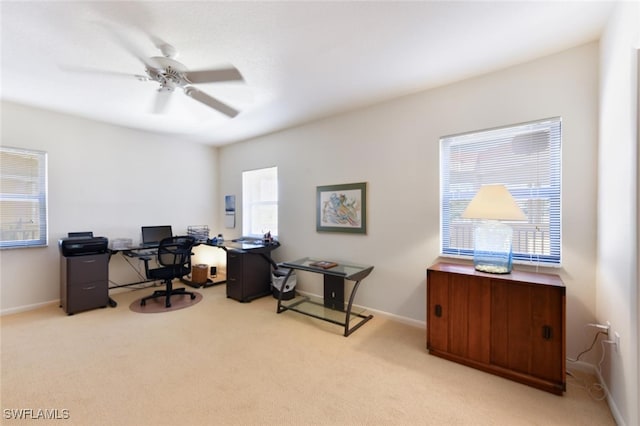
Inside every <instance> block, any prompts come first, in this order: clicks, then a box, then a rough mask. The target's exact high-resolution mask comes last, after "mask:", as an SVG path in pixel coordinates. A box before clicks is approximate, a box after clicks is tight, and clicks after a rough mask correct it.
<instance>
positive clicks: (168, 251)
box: [140, 236, 196, 308]
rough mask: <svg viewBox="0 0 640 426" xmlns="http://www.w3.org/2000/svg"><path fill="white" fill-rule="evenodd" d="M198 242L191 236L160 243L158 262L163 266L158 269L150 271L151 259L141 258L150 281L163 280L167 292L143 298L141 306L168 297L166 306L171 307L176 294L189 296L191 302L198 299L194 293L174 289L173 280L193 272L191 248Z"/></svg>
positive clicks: (173, 238)
mask: <svg viewBox="0 0 640 426" xmlns="http://www.w3.org/2000/svg"><path fill="white" fill-rule="evenodd" d="M195 242H196V240H195V238H194V237H191V236H181V237H169V238H165V239H163V240H162V241H160V246H158V255H157V262H158V264H159V265H160V266H161V267H160V268H156V269H149V261H150V260H151V258H150V257H143V258H141V259H142V260H144V270H145V273H146V275H147V278H148V279H151V280H162V281H163V282H164V283H165V285H166V289H165V290H156V291H154V292H153V294H152V295H150V296H147V297H144V298H142V300H140V306H144V305H146V303H147V300H149V299H155V298H157V297H163V296H164V297H166V298H165V306H166V307H167V308H170V307H171V296H173V295H175V294H182V295H185V294H188V295H190V296H191V300H193V299H195V298H196V295H195V294H194V293H192V292H189V291H185V289H184V288H173V280H174V279H175V278H182V277H183V276H185V275H187V274H188V273H189V272H191V248H192V247H193V245H194V244H195Z"/></svg>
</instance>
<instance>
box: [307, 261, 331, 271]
mask: <svg viewBox="0 0 640 426" xmlns="http://www.w3.org/2000/svg"><path fill="white" fill-rule="evenodd" d="M309 265H311V266H317V267H318V268H322V269H330V268H333V267H334V266H338V264H337V263H336V262H329V261H327V260H318V261H317V262H312V263H310V264H309Z"/></svg>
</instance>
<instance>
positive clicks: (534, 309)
mask: <svg viewBox="0 0 640 426" xmlns="http://www.w3.org/2000/svg"><path fill="white" fill-rule="evenodd" d="M427 349H428V350H429V353H430V354H432V355H436V356H439V357H442V358H446V359H448V360H451V361H455V362H459V363H461V364H465V365H468V366H470V367H474V368H478V369H480V370H483V371H487V372H489V373H493V374H497V375H499V376H502V377H505V378H508V379H512V380H515V381H518V382H520V383H524V384H527V385H531V386H534V387H536V388H539V389H542V390H545V391H548V392H552V393H555V394H558V395H562V393H563V391H564V390H566V369H565V287H564V285H563V283H562V280H561V279H560V277H558V276H557V275H550V274H538V273H530V272H522V271H512V272H511V273H510V274H505V275H493V274H486V273H482V272H478V271H476V270H475V269H474V268H473V266H467V265H456V264H448V263H438V264H436V265H433V266H432V267H430V268H428V269H427Z"/></svg>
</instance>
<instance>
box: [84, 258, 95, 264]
mask: <svg viewBox="0 0 640 426" xmlns="http://www.w3.org/2000/svg"><path fill="white" fill-rule="evenodd" d="M95 261H96V260H95V259H91V260H83V261H82V262H83V263H93V262H95Z"/></svg>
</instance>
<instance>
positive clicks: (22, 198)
mask: <svg viewBox="0 0 640 426" xmlns="http://www.w3.org/2000/svg"><path fill="white" fill-rule="evenodd" d="M46 245H47V154H46V153H45V152H42V151H33V150H26V149H18V148H8V147H0V248H16V247H31V246H46Z"/></svg>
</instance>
